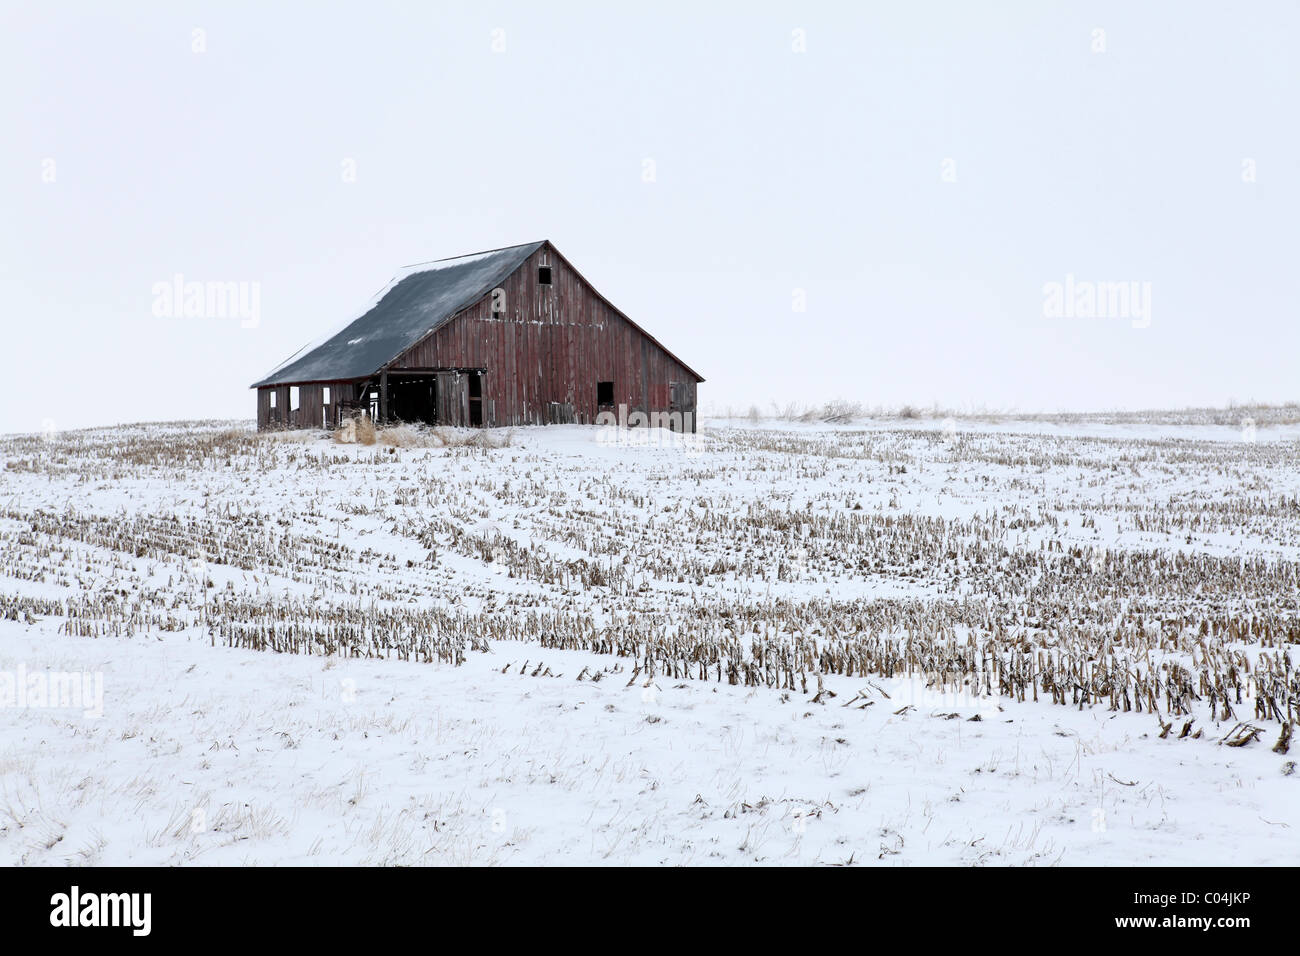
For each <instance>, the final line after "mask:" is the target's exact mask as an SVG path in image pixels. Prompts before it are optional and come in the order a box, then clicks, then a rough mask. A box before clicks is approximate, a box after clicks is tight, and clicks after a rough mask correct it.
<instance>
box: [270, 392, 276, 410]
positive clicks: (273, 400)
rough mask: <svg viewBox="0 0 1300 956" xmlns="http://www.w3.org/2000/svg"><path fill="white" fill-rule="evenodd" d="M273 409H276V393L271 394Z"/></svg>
mask: <svg viewBox="0 0 1300 956" xmlns="http://www.w3.org/2000/svg"><path fill="white" fill-rule="evenodd" d="M271 408H273V409H274V408H275V392H271Z"/></svg>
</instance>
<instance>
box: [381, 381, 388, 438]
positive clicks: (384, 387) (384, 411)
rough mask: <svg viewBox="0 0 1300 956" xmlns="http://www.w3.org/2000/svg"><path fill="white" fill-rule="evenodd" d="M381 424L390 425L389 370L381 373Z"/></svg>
mask: <svg viewBox="0 0 1300 956" xmlns="http://www.w3.org/2000/svg"><path fill="white" fill-rule="evenodd" d="M379 423H380V424H381V425H387V424H388V369H384V370H383V371H381V372H380V373H379Z"/></svg>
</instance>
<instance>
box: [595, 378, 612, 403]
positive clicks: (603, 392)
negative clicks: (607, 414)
mask: <svg viewBox="0 0 1300 956" xmlns="http://www.w3.org/2000/svg"><path fill="white" fill-rule="evenodd" d="M596 404H597V405H613V404H614V383H613V382H597V383H596Z"/></svg>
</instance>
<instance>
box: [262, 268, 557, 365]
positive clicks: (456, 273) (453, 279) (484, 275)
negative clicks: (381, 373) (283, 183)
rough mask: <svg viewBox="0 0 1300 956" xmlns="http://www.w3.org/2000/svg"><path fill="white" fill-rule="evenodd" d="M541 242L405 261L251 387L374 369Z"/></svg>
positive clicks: (488, 286) (504, 273) (492, 283)
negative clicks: (343, 320) (354, 314)
mask: <svg viewBox="0 0 1300 956" xmlns="http://www.w3.org/2000/svg"><path fill="white" fill-rule="evenodd" d="M541 246H542V243H541V242H530V243H525V244H524V245H521V246H507V247H506V248H504V249H490V250H488V251H487V252H477V253H473V254H472V255H467V256H455V257H453V258H450V259H437V260H434V261H432V262H424V263H419V264H417V265H412V266H406V267H405V268H403V269H402V270H401V271H400V272H398V274H397V275H395V276H394V277H393V278H392V280H391V281H390V282H389V283H388V284H387V285H386V286H384V288H383V289H381V290H380V291H379V293H378V294H377V295H376V296H375V297H374V299H372V300H371V304H370V306H369V307H368V308H367V309H366V311H365V312H364V313H362V315H361V316H360V317H359V318H356V319H352V320H350V321H349V322H348V323H347V324H346V325H344V327H343V328H341V329H339V330H337V331H335V332H333V333H331V334H329V335H327V336H326V337H325V338H324V339H320V340H317V341H316V342H314V343H312V344H310V345H307V346H304V347H303V348H301V349H299V350H298V351H297V352H295V353H294V354H293V355H291V356H290V357H289V358H288V359H287V360H285V361H284V362H282V363H281V364H280V365H279V366H277V367H276V368H275V369H273V370H272V371H271V373H270V374H269V375H267V376H266V377H265V378H263V379H262V380H261V381H259V382H255V383H254V384H253V386H252V387H253V388H260V387H262V386H266V385H288V384H291V383H294V382H331V381H347V380H349V379H358V378H365V377H367V376H369V375H373V374H374V373H375V372H377V371H378V370H379V369H380V367H382V366H383V365H384V364H386V363H387V362H389V361H391V360H392V359H394V358H396V357H397V356H398V355H400V354H401V353H402V352H404V351H406V350H407V349H408V348H410V347H411V346H412V345H414V344H415V343H416V342H418V341H419V340H420V339H422V338H424V336H426V335H428V334H429V333H430V332H432V331H433V330H434V329H436V328H437V327H438V326H439V325H441V324H442V323H444V322H446V321H447V320H448V319H449V318H451V317H452V316H453V315H455V314H456V313H457V312H459V311H460V310H461V309H463V308H465V307H466V306H468V305H470V304H472V303H473V302H475V301H476V300H478V299H480V298H482V297H483V296H484V295H486V294H487V293H488V292H490V291H492V289H493V288H495V287H496V286H497V285H498V284H499V283H500V282H501V281H502V280H504V279H505V278H506V276H508V275H510V273H512V272H514V271H515V270H516V269H518V268H519V266H520V265H522V264H523V262H524V260H525V259H527V258H528V257H529V256H530V255H532V254H533V253H534V252H536V251H537V250H538V249H539V248H541Z"/></svg>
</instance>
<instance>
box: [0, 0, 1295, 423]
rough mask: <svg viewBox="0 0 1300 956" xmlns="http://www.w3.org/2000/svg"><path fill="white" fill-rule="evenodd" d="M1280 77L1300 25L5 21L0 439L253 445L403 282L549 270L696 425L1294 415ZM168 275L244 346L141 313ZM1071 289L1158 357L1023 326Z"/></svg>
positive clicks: (1169, 7)
mask: <svg viewBox="0 0 1300 956" xmlns="http://www.w3.org/2000/svg"><path fill="white" fill-rule="evenodd" d="M196 28H197V29H201V30H203V31H204V38H205V41H206V51H205V52H199V53H196V52H194V51H193V49H192V47H193V42H194V35H193V31H194V30H195V29H196ZM1098 28H1100V29H1102V30H1104V31H1105V37H1104V39H1105V46H1106V49H1105V52H1103V53H1095V52H1093V50H1092V46H1093V44H1094V42H1095V41H1094V33H1093V31H1094V30H1095V29H1098ZM497 29H500V30H503V31H504V42H505V50H504V52H494V51H493V49H492V46H493V31H494V30H497ZM796 29H802V30H803V31H805V36H806V46H807V51H806V52H805V53H796V52H794V50H793V49H792V46H793V42H792V41H793V32H792V31H794V30H796ZM1297 46H1300V4H1296V3H1294V2H1252V3H1249V4H1236V5H1230V4H1216V5H1210V4H1202V3H1189V2H1185V0H1177V2H1144V3H1132V2H1121V3H1105V2H1091V3H1077V4H1076V3H1044V2H1041V0H1037V2H1024V3H1012V2H1005V0H1003V2H999V3H996V4H977V3H969V2H950V3H917V2H907V3H897V2H890V3H856V2H842V3H828V4H820V5H818V4H809V3H806V2H798V3H784V4H773V3H769V4H755V3H737V4H734V5H722V4H713V3H707V2H705V3H700V2H694V3H682V4H675V3H660V2H657V3H654V4H644V5H625V4H618V5H602V4H596V3H590V4H577V3H571V2H565V0H553V2H548V3H544V4H539V3H518V4H490V3H457V4H449V3H417V2H414V0H412V2H409V3H402V4H396V3H394V4H385V3H375V2H367V3H356V4H346V5H344V4H338V5H334V4H330V5H327V4H307V3H274V4H271V3H220V4H217V3H213V4H203V3H183V2H168V3H157V4H151V3H118V4H111V5H98V4H97V5H92V4H89V3H86V4H73V3H68V4H63V5H61V7H60V8H58V9H56V8H55V7H54V6H53V5H51V4H47V3H30V4H25V5H23V6H18V5H15V4H13V3H12V2H10V0H3V3H2V4H0V129H3V137H4V148H3V149H0V223H2V224H3V226H2V228H0V303H3V306H2V308H3V312H4V330H5V344H4V350H3V353H2V354H3V355H4V359H3V363H4V366H3V372H4V375H3V381H4V388H5V390H6V399H7V400H6V401H4V402H3V403H0V431H33V430H37V429H40V428H42V427H51V425H52V426H53V427H58V428H72V427H78V426H83V425H92V424H106V423H112V422H118V421H137V420H146V419H178V418H196V417H252V415H253V411H254V395H253V393H252V392H251V391H249V390H248V388H247V386H248V385H249V384H250V383H251V382H253V381H254V380H255V379H257V378H258V377H259V376H261V375H263V374H264V373H266V372H267V371H268V370H269V369H271V368H272V367H273V366H275V365H276V364H278V363H279V362H280V361H281V360H283V359H284V358H285V357H286V356H287V355H289V354H290V353H292V352H293V351H295V350H296V349H297V348H298V347H299V346H301V345H302V344H303V343H304V342H305V341H308V340H311V339H314V338H317V337H318V336H319V335H320V334H321V332H322V331H323V330H326V329H328V328H332V327H335V326H337V325H339V324H340V323H341V322H342V321H343V320H345V319H347V318H348V317H350V316H352V315H355V314H357V312H358V310H359V309H360V308H361V307H363V306H364V305H365V303H366V302H367V301H368V300H369V299H370V297H371V296H372V295H373V294H374V293H375V292H376V291H377V290H378V289H380V288H381V287H382V286H383V285H384V284H385V283H386V282H387V281H388V279H389V278H390V277H391V276H392V274H393V273H394V272H396V271H397V270H398V269H399V267H401V266H403V265H406V264H409V263H412V262H418V261H423V260H428V259H435V258H441V257H445V256H452V255H457V254H461V253H468V252H475V251H478V250H481V249H486V248H492V247H496V246H503V245H512V244H516V243H521V242H527V241H531V240H534V239H541V238H549V239H551V240H553V241H554V242H555V243H556V245H557V246H558V247H559V248H560V250H561V251H563V252H564V254H565V255H566V256H567V257H568V258H569V259H571V260H572V261H573V262H574V264H575V265H576V266H577V267H578V268H579V269H580V270H581V271H582V272H583V273H584V274H585V275H586V276H587V277H588V278H589V279H591V280H592V281H593V282H594V283H595V284H596V286H597V288H599V289H600V290H601V291H602V292H603V293H605V294H606V295H607V296H608V297H609V298H610V299H611V300H612V301H613V302H614V303H615V304H617V305H618V306H619V307H620V308H621V309H623V311H625V312H626V313H627V314H628V315H630V316H631V317H632V318H634V319H635V320H637V321H638V322H640V323H641V324H643V325H644V326H645V327H646V328H648V329H649V330H650V331H651V332H652V333H653V334H654V335H656V336H657V337H658V338H660V339H661V340H662V341H663V342H664V343H665V344H666V345H667V346H668V347H669V348H670V349H672V350H674V351H675V352H677V353H678V354H679V355H680V356H681V357H682V358H683V359H684V360H685V361H687V362H688V363H689V364H691V365H692V366H694V367H695V368H696V369H698V370H699V371H700V372H701V373H702V374H703V375H704V376H705V377H706V378H707V380H708V381H707V382H706V384H705V385H704V386H702V388H701V395H700V398H701V401H702V403H704V404H706V405H708V404H714V405H718V406H726V405H733V406H735V407H737V408H745V407H747V406H748V405H749V404H750V403H758V404H760V405H762V406H763V407H764V408H766V407H768V406H769V405H770V403H771V402H773V401H776V402H780V403H786V402H813V401H823V400H826V399H830V398H836V397H843V398H849V399H855V400H859V401H862V402H864V403H867V404H869V405H874V404H884V405H898V404H902V403H914V404H925V405H928V404H930V403H933V402H938V403H940V404H941V405H945V406H951V407H956V408H961V409H979V408H998V409H1006V408H1018V409H1023V410H1031V409H1032V410H1056V409H1063V408H1072V409H1108V408H1119V407H1170V406H1183V405H1189V404H1223V403H1224V402H1226V401H1228V400H1230V399H1236V400H1238V401H1247V400H1250V399H1258V400H1263V401H1286V400H1291V399H1295V398H1300V389H1297V387H1296V372H1295V369H1296V365H1297V361H1296V357H1297V354H1298V351H1300V350H1298V346H1300V329H1298V327H1297V326H1298V323H1297V319H1298V318H1300V309H1298V308H1297V304H1296V271H1297V270H1296V264H1297V258H1298V257H1297V253H1298V252H1300V230H1298V228H1297V222H1298V217H1297V212H1298V211H1300V202H1298V201H1297V200H1298V199H1300V187H1298V185H1297V183H1298V181H1300V133H1298V132H1297V128H1298V124H1297V113H1296V110H1297V103H1298V102H1300V76H1298V70H1300V67H1298V66H1297V64H1298V63H1300V57H1297V56H1296V55H1295V50H1296V48H1297ZM646 159H651V160H653V161H654V164H655V172H656V179H655V181H654V182H651V183H647V182H644V181H643V168H644V167H643V164H644V161H645V160H646ZM947 159H951V160H953V161H954V163H955V167H954V168H955V172H956V181H955V182H945V181H944V179H943V176H942V173H943V170H944V161H945V160H947ZM1246 159H1250V160H1253V161H1254V164H1255V170H1256V181H1255V182H1245V181H1243V175H1242V173H1243V160H1246ZM47 160H53V167H52V171H53V175H54V181H53V182H46V181H44V178H48V176H49V173H50V171H51V167H50V166H49V165H48V164H47V163H46V161H47ZM345 160H352V161H354V162H355V171H356V177H355V182H345V181H344V176H343V165H344V161H345ZM177 273H180V274H181V275H183V276H184V277H185V279H186V280H187V281H203V282H209V281H214V282H215V281H223V282H224V281H230V282H248V283H257V284H258V289H259V292H260V314H259V322H258V323H257V325H256V327H255V328H243V327H241V323H240V321H239V320H238V319H235V318H211V317H209V318H184V317H179V318H177V317H172V318H168V317H162V318H160V317H158V316H156V315H155V314H154V311H153V305H154V284H155V283H158V282H171V281H172V278H173V276H174V275H175V274H177ZM1067 274H1072V275H1074V276H1075V277H1076V279H1078V280H1093V281H1116V282H1118V281H1135V282H1149V283H1150V284H1151V321H1150V325H1149V327H1146V328H1135V327H1134V323H1133V322H1132V321H1130V320H1129V319H1127V318H1093V319H1082V318H1069V319H1065V318H1047V317H1045V316H1044V307H1043V302H1044V293H1043V286H1044V284H1045V283H1048V282H1064V280H1065V277H1066V275H1067ZM795 289H803V290H805V293H806V301H807V308H806V311H803V312H796V311H794V309H793V307H792V306H793V301H794V290H795ZM47 419H48V420H49V422H50V425H46V424H45V422H46V420H47Z"/></svg>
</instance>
